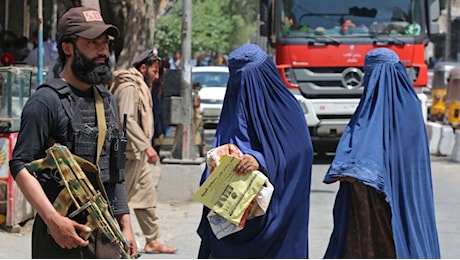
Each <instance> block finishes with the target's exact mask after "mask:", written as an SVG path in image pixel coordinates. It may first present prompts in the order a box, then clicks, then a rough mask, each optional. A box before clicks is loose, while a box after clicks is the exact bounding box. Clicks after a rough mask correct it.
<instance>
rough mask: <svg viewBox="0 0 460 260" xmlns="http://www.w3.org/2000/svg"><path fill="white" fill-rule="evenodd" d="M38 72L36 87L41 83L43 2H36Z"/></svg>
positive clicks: (41, 0)
mask: <svg viewBox="0 0 460 260" xmlns="http://www.w3.org/2000/svg"><path fill="white" fill-rule="evenodd" d="M37 48H38V71H37V86H38V85H41V84H42V83H43V0H38V47H37Z"/></svg>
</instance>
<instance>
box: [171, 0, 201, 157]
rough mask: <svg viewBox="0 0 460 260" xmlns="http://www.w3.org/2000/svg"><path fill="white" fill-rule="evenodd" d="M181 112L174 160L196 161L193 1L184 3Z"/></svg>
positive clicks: (176, 134)
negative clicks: (192, 64)
mask: <svg viewBox="0 0 460 260" xmlns="http://www.w3.org/2000/svg"><path fill="white" fill-rule="evenodd" d="M181 40H182V49H181V68H180V69H181V77H182V78H181V81H180V96H181V105H180V107H181V111H182V116H181V119H182V121H183V122H182V123H179V124H178V125H177V126H176V133H175V137H174V143H175V145H174V146H173V151H172V152H171V153H172V155H173V158H174V159H179V161H180V163H182V162H184V160H194V159H196V154H197V148H196V146H195V142H194V138H193V133H192V132H193V127H192V87H191V81H192V74H191V66H190V57H191V52H192V0H184V1H183V2H182V30H181Z"/></svg>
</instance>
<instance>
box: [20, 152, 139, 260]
mask: <svg viewBox="0 0 460 260" xmlns="http://www.w3.org/2000/svg"><path fill="white" fill-rule="evenodd" d="M76 158H77V160H76V159H75V157H74V155H72V154H71V153H70V151H69V149H68V148H67V147H66V146H63V145H60V144H54V145H53V146H51V147H50V148H48V149H47V150H46V156H45V158H42V159H38V160H35V161H33V162H30V163H28V164H26V168H27V169H28V170H29V171H30V172H34V171H37V170H43V169H51V170H53V169H56V170H57V172H59V175H60V177H61V183H60V184H62V185H64V186H65V188H64V189H63V190H62V191H61V192H60V193H59V195H58V197H57V198H56V200H55V201H54V202H53V206H54V207H55V209H56V210H57V211H58V212H59V213H60V214H61V215H62V216H66V215H67V213H68V210H69V208H70V206H71V205H72V204H73V205H75V207H76V208H77V209H76V210H75V211H74V212H71V213H70V214H69V217H70V218H72V217H74V216H76V215H77V214H79V213H80V212H82V211H85V210H86V211H87V212H88V217H87V222H86V224H85V225H87V226H88V227H90V228H91V231H90V232H80V233H79V235H80V236H81V237H82V238H84V239H88V238H89V236H90V234H91V232H92V231H93V230H94V229H96V228H99V229H100V230H101V231H102V232H103V233H104V234H105V235H106V236H107V238H108V239H109V240H110V241H111V242H112V243H115V244H116V245H117V248H118V251H119V252H120V255H121V257H123V258H132V257H131V255H130V254H129V244H128V242H127V240H126V238H125V237H124V235H123V233H122V231H121V229H120V227H119V225H118V223H117V222H116V220H115V219H114V218H113V216H112V215H111V214H110V210H109V205H108V203H107V201H106V199H105V198H104V197H103V196H102V195H101V193H100V192H96V190H95V189H94V187H93V185H92V184H91V182H90V181H89V180H88V178H87V177H86V174H85V173H84V172H83V171H82V169H81V167H80V165H79V162H80V163H82V164H83V165H84V168H85V169H92V168H93V166H94V164H91V163H90V162H88V161H86V160H84V159H82V158H80V157H76ZM81 160H83V161H81ZM77 161H78V162H77ZM94 169H96V167H95V166H94Z"/></svg>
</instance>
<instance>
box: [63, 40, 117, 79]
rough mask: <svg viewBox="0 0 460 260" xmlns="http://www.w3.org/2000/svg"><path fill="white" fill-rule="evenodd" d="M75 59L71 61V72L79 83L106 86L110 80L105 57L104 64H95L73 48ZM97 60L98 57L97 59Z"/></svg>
mask: <svg viewBox="0 0 460 260" xmlns="http://www.w3.org/2000/svg"><path fill="white" fill-rule="evenodd" d="M74 53H75V57H74V59H73V61H72V64H71V68H72V72H73V74H74V75H75V77H76V78H77V79H79V80H80V81H82V82H84V83H86V84H90V85H97V84H104V85H105V84H108V83H109V82H110V80H111V79H112V72H111V71H110V67H109V58H108V57H105V58H106V59H105V62H104V64H97V63H96V62H95V60H96V58H95V59H88V58H87V57H86V56H85V55H84V54H83V53H81V52H80V51H79V50H78V49H77V47H74ZM98 58H99V57H98Z"/></svg>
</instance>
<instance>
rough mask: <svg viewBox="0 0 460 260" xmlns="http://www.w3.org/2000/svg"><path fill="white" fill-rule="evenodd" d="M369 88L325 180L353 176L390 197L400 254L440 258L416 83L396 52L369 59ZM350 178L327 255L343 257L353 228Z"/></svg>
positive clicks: (379, 53)
mask: <svg viewBox="0 0 460 260" xmlns="http://www.w3.org/2000/svg"><path fill="white" fill-rule="evenodd" d="M364 73H365V77H364V84H365V89H364V93H363V95H362V98H361V101H360V103H359V105H358V108H357V109H356V111H355V113H354V115H353V117H352V118H351V120H350V122H349V124H348V126H347V128H346V130H345V133H344V134H343V135H342V138H341V140H340V142H339V144H338V147H337V150H336V155H335V158H334V161H333V162H332V164H331V166H330V168H329V170H328V172H327V174H326V176H325V178H324V182H325V183H332V182H334V181H335V180H334V178H335V177H339V176H349V177H353V178H355V179H357V180H358V181H360V182H362V183H364V184H366V185H368V186H370V187H373V188H374V189H376V190H377V191H378V192H382V193H383V194H384V195H385V196H386V201H387V202H388V205H389V206H390V210H391V226H392V231H393V240H394V244H395V250H396V256H397V258H439V257H440V252H439V243H438V235H437V230H436V222H435V211H434V202H433V187H432V180H431V164H430V155H429V147H428V139H427V135H426V129H425V123H424V119H423V115H422V110H421V105H420V100H419V99H418V97H417V95H416V93H415V91H414V88H413V86H412V82H411V80H410V79H409V77H408V75H407V73H406V69H405V67H404V65H403V64H402V63H401V62H400V61H399V58H398V56H397V55H396V53H394V52H393V51H391V50H389V49H386V48H379V49H375V50H373V51H370V52H369V53H368V54H367V55H366V58H365V67H364ZM348 185H349V184H348V183H347V182H345V181H343V182H341V183H340V188H339V191H338V194H337V197H336V201H335V205H334V230H333V233H332V235H331V238H330V242H329V246H328V248H327V251H326V255H325V258H341V256H342V251H343V245H344V238H345V235H346V232H347V230H346V229H347V220H348V218H347V213H348V208H349V203H350V202H349V201H348V191H347V189H348Z"/></svg>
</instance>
